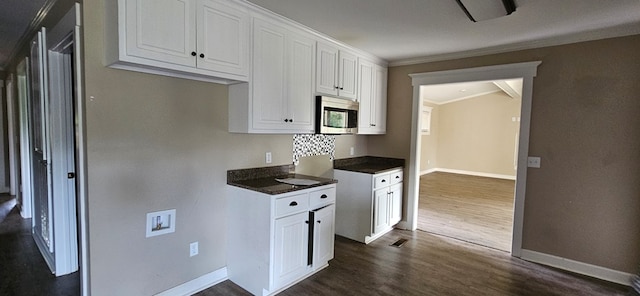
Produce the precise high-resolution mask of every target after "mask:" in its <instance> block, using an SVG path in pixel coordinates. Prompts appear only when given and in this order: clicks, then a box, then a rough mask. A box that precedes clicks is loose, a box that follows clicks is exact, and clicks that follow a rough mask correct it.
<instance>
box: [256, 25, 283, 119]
mask: <svg viewBox="0 0 640 296" xmlns="http://www.w3.org/2000/svg"><path fill="white" fill-rule="evenodd" d="M253 38H254V39H253V47H254V49H253V79H252V82H250V83H253V89H252V94H251V97H252V114H253V116H252V118H253V128H255V129H282V128H283V125H284V124H285V123H287V122H288V118H285V116H286V114H285V113H284V112H286V110H287V109H286V108H287V96H286V65H287V57H286V52H285V51H286V43H285V42H286V31H285V30H284V29H282V28H280V27H278V26H275V25H273V24H270V23H268V22H266V21H263V20H261V19H258V18H256V19H254V28H253ZM285 119H287V122H285V121H284V120H285Z"/></svg>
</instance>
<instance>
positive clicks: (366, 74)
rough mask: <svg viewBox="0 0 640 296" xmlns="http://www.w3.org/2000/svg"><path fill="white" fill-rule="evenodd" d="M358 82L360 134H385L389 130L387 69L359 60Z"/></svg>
mask: <svg viewBox="0 0 640 296" xmlns="http://www.w3.org/2000/svg"><path fill="white" fill-rule="evenodd" d="M358 81H359V82H358V91H359V98H360V112H359V113H358V115H359V118H358V119H359V120H358V134H384V133H385V132H386V130H387V124H386V123H387V69H386V68H384V67H382V66H379V65H376V64H374V63H372V62H370V61H367V60H365V59H359V60H358Z"/></svg>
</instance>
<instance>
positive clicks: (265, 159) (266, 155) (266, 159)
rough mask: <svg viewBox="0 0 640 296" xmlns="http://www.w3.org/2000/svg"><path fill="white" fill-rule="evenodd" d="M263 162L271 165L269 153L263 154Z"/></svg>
mask: <svg viewBox="0 0 640 296" xmlns="http://www.w3.org/2000/svg"><path fill="white" fill-rule="evenodd" d="M264 161H265V162H266V163H271V152H267V153H265V154H264Z"/></svg>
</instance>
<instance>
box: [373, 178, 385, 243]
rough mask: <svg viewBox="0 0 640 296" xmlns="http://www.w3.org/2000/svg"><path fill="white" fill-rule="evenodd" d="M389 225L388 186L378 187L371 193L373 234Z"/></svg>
mask: <svg viewBox="0 0 640 296" xmlns="http://www.w3.org/2000/svg"><path fill="white" fill-rule="evenodd" d="M387 227H389V191H388V187H385V188H382V189H378V190H376V191H375V192H374V194H373V234H376V233H378V232H380V231H383V230H385V229H386V228H387Z"/></svg>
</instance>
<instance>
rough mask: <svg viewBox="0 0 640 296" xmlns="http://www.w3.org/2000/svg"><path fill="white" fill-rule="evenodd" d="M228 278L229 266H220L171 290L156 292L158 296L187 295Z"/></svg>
mask: <svg viewBox="0 0 640 296" xmlns="http://www.w3.org/2000/svg"><path fill="white" fill-rule="evenodd" d="M227 279H229V278H228V274H227V267H226V266H225V267H223V268H220V269H218V270H214V271H212V272H210V273H207V274H205V275H203V276H201V277H199V278H196V279H193V280H190V281H188V282H186V283H184V284H181V285H178V286H175V287H173V288H171V289H169V290H166V291H164V292H160V293H158V294H156V296H183V295H184V296H187V295H193V294H195V293H198V292H200V291H202V290H204V289H207V288H210V287H213V286H215V285H217V284H219V283H221V282H223V281H226V280H227Z"/></svg>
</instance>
